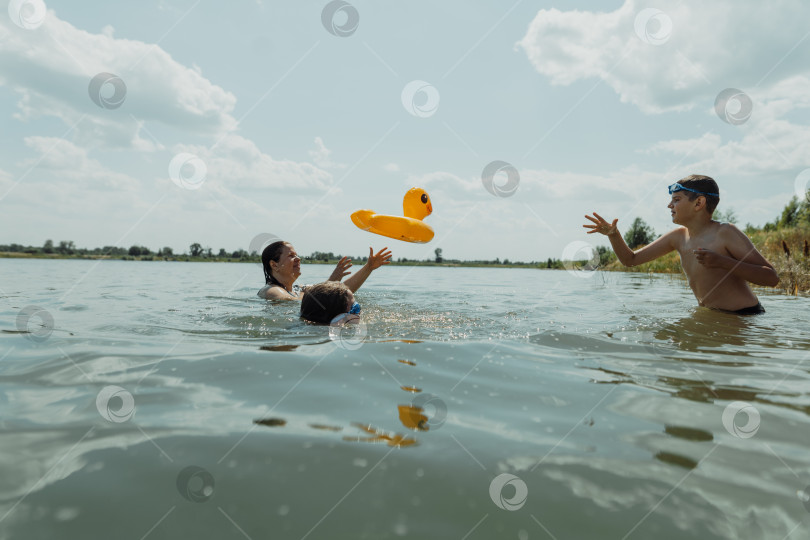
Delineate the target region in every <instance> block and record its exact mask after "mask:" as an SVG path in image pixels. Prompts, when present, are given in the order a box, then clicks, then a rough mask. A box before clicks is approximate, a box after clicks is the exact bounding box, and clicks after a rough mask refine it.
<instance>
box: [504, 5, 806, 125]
mask: <svg viewBox="0 0 810 540" xmlns="http://www.w3.org/2000/svg"><path fill="white" fill-rule="evenodd" d="M647 7H649V6H648V5H647V3H646V2H638V1H636V0H626V1H625V3H624V4H623V5H622V6H621V7H620V8H619V9H617V10H615V11H612V12H609V13H598V12H589V11H566V12H563V11H559V10H556V9H549V10H540V11H539V12H538V14H537V16H536V17H535V18H534V20H533V21H532V23H531V24H530V26H529V29H528V31H527V33H526V35H525V36H524V37H523V39H522V40H521V41H520V42H519V43H518V46H519V47H521V48H522V49H523V50H524V51H525V52H526V55H527V56H528V58H529V60H530V61H531V63H532V65H533V66H534V67H535V69H536V70H537V71H538V72H539V73H541V74H543V75H546V76H548V77H550V78H551V81H552V83H553V84H558V85H569V84H571V83H573V82H575V81H578V80H581V79H590V78H601V79H602V80H603V81H605V82H606V83H607V84H608V85H609V86H610V87H611V88H613V90H615V91H616V93H618V94H619V96H620V97H621V101H622V102H628V103H633V104H634V105H636V106H638V107H639V108H640V109H641V110H642V111H644V112H647V113H660V112H663V111H668V110H675V111H677V110H681V111H682V110H688V109H691V108H693V107H695V106H696V105H698V104H701V103H713V102H714V98H715V97H716V95H717V94H718V93H719V92H720V91H721V90H723V89H725V88H728V87H734V88H740V89H742V90H743V91H746V92H752V91H754V89H755V88H756V87H757V86H759V85H760V84H764V87H765V88H767V87H769V86H770V84H771V81H772V80H773V79H774V77H777V76H778V77H780V78H784V77H788V76H791V75H795V74H798V73H808V70H810V66H809V65H808V64H807V62H806V60H805V58H806V54H803V53H802V49H801V48H797V49H796V50H792V49H793V48H794V47H796V45H797V44H798V43H799V42H800V41H801V40H802V39H804V38H805V37H806V34H807V25H806V21H807V19H808V16H810V5H808V4H807V3H806V2H802V1H801V0H775V1H774V2H767V3H757V2H746V3H744V4H742V3H740V2H738V1H734V0H716V1H713V2H701V3H698V2H694V1H691V2H681V3H678V4H677V5H667V6H662V7H664V9H665V12H666V15H667V16H668V17H669V18H670V19H671V21H672V32H671V36H670V37H669V39H668V40H667V41H666V42H665V43H663V44H661V45H652V44H650V43H645V42H644V41H642V40H641V39H640V38H639V37H638V36H637V35H636V33H635V29H634V24H635V19H636V16H637V15H638V13H639V12H640V11H642V9H644V8H647ZM771 69H773V72H772V73H771V74H769V71H770V70H771Z"/></svg>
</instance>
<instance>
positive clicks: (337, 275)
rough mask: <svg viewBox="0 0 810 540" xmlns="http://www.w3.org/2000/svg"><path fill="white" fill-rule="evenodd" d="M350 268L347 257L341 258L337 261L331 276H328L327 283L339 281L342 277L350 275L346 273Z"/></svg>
mask: <svg viewBox="0 0 810 540" xmlns="http://www.w3.org/2000/svg"><path fill="white" fill-rule="evenodd" d="M351 267H352V260H351V259H350V258H348V257H343V258H342V259H340V260H339V261H338V263H337V266H335V269H334V270H333V271H332V275H331V276H329V279H328V280H327V281H340V280H341V279H343V278H344V277H346V276H348V275H349V274H351V272H349V271H348V270H349V268H351Z"/></svg>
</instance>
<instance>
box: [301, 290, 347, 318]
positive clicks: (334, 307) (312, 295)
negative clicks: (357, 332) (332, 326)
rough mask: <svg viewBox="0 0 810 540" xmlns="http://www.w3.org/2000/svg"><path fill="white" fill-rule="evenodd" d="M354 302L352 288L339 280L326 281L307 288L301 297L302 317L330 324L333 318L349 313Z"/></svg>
mask: <svg viewBox="0 0 810 540" xmlns="http://www.w3.org/2000/svg"><path fill="white" fill-rule="evenodd" d="M353 304H354V294H352V291H351V289H349V288H348V287H347V286H346V285H344V284H343V283H341V282H339V281H326V282H324V283H318V284H317V285H313V286H312V287H309V288H307V290H306V294H304V297H303V298H302V299H301V318H303V319H306V320H308V321H310V322H314V323H320V324H329V323H330V322H332V319H334V318H335V317H337V316H338V315H341V314H342V313H348V312H349V311H350V310H351V309H352V305H353Z"/></svg>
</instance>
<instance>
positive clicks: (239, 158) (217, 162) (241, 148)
mask: <svg viewBox="0 0 810 540" xmlns="http://www.w3.org/2000/svg"><path fill="white" fill-rule="evenodd" d="M174 151H175V152H177V153H179V152H188V153H191V154H194V155H196V156H197V157H199V158H200V159H202V160H203V162H204V163H205V165H206V167H207V169H208V174H207V177H206V180H205V181H206V183H210V182H215V183H218V184H221V185H222V186H225V187H227V188H228V189H234V188H250V189H276V190H281V189H283V190H289V191H307V190H313V189H318V190H323V189H327V188H328V187H329V186H330V185H331V183H332V175H331V174H329V173H328V172H326V171H324V170H323V169H320V168H318V167H316V166H314V165H312V164H310V163H298V162H295V161H289V160H283V161H278V160H275V159H273V158H272V157H270V156H269V155H267V154H265V153H263V152H262V151H261V150H259V148H258V147H257V146H256V144H255V143H254V142H253V141H251V140H249V139H246V138H244V137H241V136H239V135H227V136H225V137H224V138H223V139H222V140H221V142H220V143H219V144H217V145H216V146H215V147H213V148H208V147H204V146H199V145H177V146H176V147H175V148H174ZM167 166H168V163H167ZM268 202H269V201H268Z"/></svg>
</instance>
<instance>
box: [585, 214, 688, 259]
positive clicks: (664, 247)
mask: <svg viewBox="0 0 810 540" xmlns="http://www.w3.org/2000/svg"><path fill="white" fill-rule="evenodd" d="M585 218H586V219H588V220H590V221H591V222H592V223H593V225H588V224H585V225H583V227H585V228H586V229H592V230H590V231H588V234H593V233H597V232H598V233H600V234H604V235H605V236H607V237H608V240H610V245H611V246H612V247H613V252H614V253H616V258H617V259H619V262H621V263H622V264H623V265H625V266H637V265H639V264H644V263H646V262H650V261H654V260H655V259H657V258H658V257H662V256H664V255H666V254H667V253H669V252H670V251H672V250H674V249H675V245H674V244H673V242H672V239H673V237H674V235H675V234H678V230H677V229H676V230H674V231H670V232H668V233H666V234H665V235H663V236H661V237H660V238H658V239H657V240H655V241H654V242H652V243H650V245H648V246H644V247H643V248H641V249H640V250H638V251H635V252H634V251H633V250H632V249H630V248H629V247H628V246H627V243H625V241H624V238H622V235H621V234H619V229H618V227H616V224H617V223H618V222H619V220H618V219H614V220H613V223H608V222H607V221H605V218H603V217H602V216H600V215H599V214H597V213H596V212H594V213H593V217H591V216H588V215H586V216H585Z"/></svg>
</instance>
